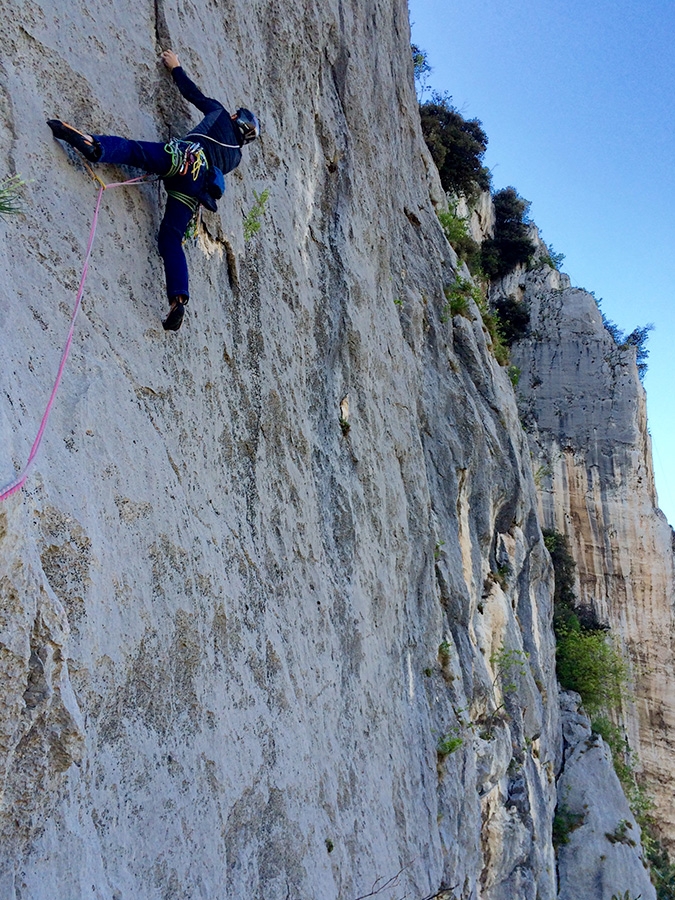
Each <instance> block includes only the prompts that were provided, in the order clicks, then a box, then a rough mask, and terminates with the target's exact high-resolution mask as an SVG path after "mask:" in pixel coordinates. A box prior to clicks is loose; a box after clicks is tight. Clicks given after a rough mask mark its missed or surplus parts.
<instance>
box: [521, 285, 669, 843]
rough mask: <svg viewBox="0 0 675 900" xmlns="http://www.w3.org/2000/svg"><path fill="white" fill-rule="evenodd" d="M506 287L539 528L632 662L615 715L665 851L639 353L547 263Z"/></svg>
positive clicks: (660, 697)
mask: <svg viewBox="0 0 675 900" xmlns="http://www.w3.org/2000/svg"><path fill="white" fill-rule="evenodd" d="M504 291H505V292H506V293H510V294H511V295H512V296H515V297H518V298H519V299H522V300H523V302H525V303H527V304H528V306H529V309H530V316H531V329H532V336H531V338H530V339H527V340H524V341H521V342H520V343H519V344H518V346H517V347H516V348H515V350H514V361H515V362H516V363H517V365H518V366H519V367H520V368H521V377H520V381H519V384H518V394H519V405H520V409H521V414H522V416H523V420H524V422H525V425H526V427H527V429H528V431H529V432H530V437H531V445H532V448H533V454H534V462H533V465H534V467H535V470H536V475H537V481H538V483H539V486H540V512H541V519H542V523H543V527H546V528H555V529H556V530H557V531H560V532H563V533H564V534H566V535H568V537H569V541H570V547H571V549H572V553H573V556H574V558H575V560H576V565H577V568H576V579H577V596H578V598H579V601H580V603H581V604H582V605H583V606H585V607H587V608H591V609H592V610H593V611H594V612H595V613H596V615H597V617H598V618H599V620H600V622H602V623H605V624H606V625H608V626H610V627H611V629H612V633H613V634H614V636H615V637H616V639H617V640H618V641H619V643H620V645H621V646H622V647H623V649H624V651H625V653H626V655H627V658H628V659H629V661H630V665H631V675H632V679H633V683H634V689H635V697H634V699H631V697H630V696H627V697H626V702H625V708H624V709H623V711H622V712H623V717H624V720H625V723H626V727H627V732H628V738H629V741H630V744H631V746H632V748H633V749H634V750H635V751H636V752H637V753H638V756H639V761H640V765H641V767H642V768H643V770H644V775H645V777H646V784H647V787H648V789H649V790H650V792H651V793H652V794H653V796H654V799H655V802H656V809H655V813H656V820H657V822H658V823H659V827H660V830H661V832H662V835H663V837H664V839H665V840H666V842H667V843H668V844H669V845H670V846H671V847H672V846H673V841H674V840H675V813H674V811H673V807H672V803H671V798H672V794H673V790H674V789H675V780H674V779H675V770H674V768H673V762H672V745H673V734H674V733H675V704H674V702H673V684H675V666H674V655H673V634H674V627H675V619H674V614H673V605H674V602H675V571H674V557H673V532H672V529H671V528H670V526H669V525H668V523H667V521H666V519H665V517H664V515H663V513H662V512H661V511H660V510H659V509H658V503H657V498H656V491H655V488H654V475H653V470H652V454H651V441H650V437H649V432H648V429H647V410H646V398H645V393H644V390H643V388H642V385H641V383H640V381H639V378H638V373H637V369H636V365H635V351H634V350H633V349H632V348H627V349H620V348H618V347H617V346H616V344H615V342H614V340H613V338H612V337H611V336H610V334H609V333H608V332H607V331H606V330H605V328H604V326H603V324H602V318H601V314H600V312H599V310H598V308H597V304H596V302H595V299H594V297H593V296H592V295H590V294H588V293H587V292H586V291H581V290H578V289H575V288H572V287H571V286H570V284H569V279H568V278H567V277H566V276H564V275H560V274H559V273H557V272H555V271H553V270H551V269H550V268H547V267H543V268H539V269H535V270H534V271H532V272H529V273H525V274H520V275H515V276H512V277H511V279H510V280H509V281H508V282H507V283H506V284H505V285H504Z"/></svg>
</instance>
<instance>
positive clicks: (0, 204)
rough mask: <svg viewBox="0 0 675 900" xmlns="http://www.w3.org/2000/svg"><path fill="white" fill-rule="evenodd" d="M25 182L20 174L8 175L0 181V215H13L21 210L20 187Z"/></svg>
mask: <svg viewBox="0 0 675 900" xmlns="http://www.w3.org/2000/svg"><path fill="white" fill-rule="evenodd" d="M25 183H26V182H25V181H23V180H22V178H21V176H20V175H8V176H7V177H5V178H3V179H2V181H0V216H14V215H17V213H20V212H21V210H22V199H21V189H22V188H23V186H24V185H25Z"/></svg>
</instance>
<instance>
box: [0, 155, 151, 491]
mask: <svg viewBox="0 0 675 900" xmlns="http://www.w3.org/2000/svg"><path fill="white" fill-rule="evenodd" d="M85 165H86V163H85ZM87 169H88V170H89V174H90V175H91V176H92V178H95V179H96V181H98V183H99V185H100V187H99V189H98V197H97V198H96V209H95V210H94V218H93V220H92V223H91V230H90V231H89V241H88V242H87V252H86V255H85V258H84V266H83V267H82V276H81V278H80V287H79V289H78V291H77V298H76V300H75V306H74V308H73V313H72V315H71V317H70V328H69V329H68V337H67V338H66V343H65V345H64V348H63V353H62V354H61V362H60V364H59V369H58V372H57V373H56V379H55V381H54V387H53V388H52V392H51V395H50V397H49V400H48V401H47V407H46V409H45V411H44V415H43V416H42V421H41V422H40V427H39V429H38V433H37V436H36V438H35V440H34V441H33V446H32V447H31V451H30V453H29V454H28V462H27V463H26V465H25V466H24V468H23V470H22V471H21V472H20V473H19V475H17V477H16V478H15V480H14V481H13V482H12V483H11V484H9V485H7V487H5V488H3V489H2V491H1V492H0V502H2V501H3V500H6V499H7V498H8V497H11V496H12V494H15V493H16V492H17V491H20V490H21V488H22V487H23V486H24V484H25V483H26V480H27V479H28V473H29V471H30V468H31V466H32V465H33V463H34V462H35V457H36V456H37V454H38V450H39V449H40V444H41V443H42V436H43V435H44V433H45V429H46V427H47V422H48V421H49V415H50V413H51V411H52V406H53V405H54V400H55V399H56V392H57V391H58V389H59V384H60V383H61V377H62V376H63V370H64V369H65V366H66V362H67V361H68V356H69V355H70V346H71V344H72V342H73V334H74V332H75V320H76V318H77V314H78V312H79V309H80V305H81V303H82V295H83V294H84V284H85V282H86V280H87V272H88V271H89V257H90V256H91V248H92V247H93V245H94V236H95V234H96V226H97V224H98V214H99V210H100V209H101V200H102V199H103V192H104V191H106V190H110V189H111V188H116V187H123V186H124V185H127V184H142V183H143V182H146V181H148V177H147V176H146V175H141V176H140V177H138V178H130V179H129V181H116V182H113V183H112V184H105V182H103V181H102V180H101V179H100V178H99V177H98V175H96V174H95V173H94V171H93V170H92V169H90V168H89V166H87Z"/></svg>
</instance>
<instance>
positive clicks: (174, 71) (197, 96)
mask: <svg viewBox="0 0 675 900" xmlns="http://www.w3.org/2000/svg"><path fill="white" fill-rule="evenodd" d="M162 62H163V63H164V65H165V66H166V67H167V69H170V71H171V76H172V77H173V80H174V81H175V82H176V87H177V88H178V90H179V91H180V92H181V94H182V95H183V97H185V99H186V100H187V101H188V102H189V103H192V104H193V105H194V106H196V107H197V109H198V110H199V111H200V112H203V113H204V114H206V113H210V112H213V110H214V109H222V108H223V104H222V103H219V102H218V100H213V99H212V98H210V97H206V96H205V95H204V94H202V92H201V91H200V90H199V88H198V87H197V85H196V84H195V83H194V81H192V80H191V79H190V78H188V76H187V75H186V74H185V72H184V71H183V69H182V67H181V64H180V62H179V61H178V57H177V56H176V54H175V53H174V52H173V50H165V51H164V53H162Z"/></svg>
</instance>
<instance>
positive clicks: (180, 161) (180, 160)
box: [164, 138, 208, 181]
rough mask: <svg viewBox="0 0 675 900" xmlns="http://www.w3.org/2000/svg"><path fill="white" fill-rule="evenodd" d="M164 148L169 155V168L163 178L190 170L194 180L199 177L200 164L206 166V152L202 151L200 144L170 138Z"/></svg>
mask: <svg viewBox="0 0 675 900" xmlns="http://www.w3.org/2000/svg"><path fill="white" fill-rule="evenodd" d="M164 149H165V150H166V152H167V153H168V154H169V156H170V157H171V168H170V169H169V171H168V172H167V174H166V175H164V178H173V177H174V176H178V175H187V173H188V172H190V176H191V178H192V180H193V181H196V180H197V178H199V173H200V172H201V170H202V166H207V168H208V162H207V160H206V153H204V149H203V148H202V146H201V144H197V143H194V142H187V141H181V140H178V139H177V138H171V140H170V141H169V143H168V144H166V145H165V147H164Z"/></svg>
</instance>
